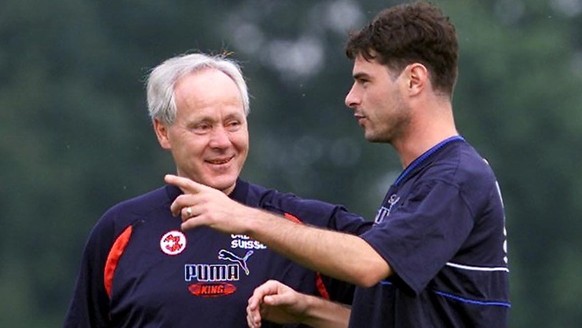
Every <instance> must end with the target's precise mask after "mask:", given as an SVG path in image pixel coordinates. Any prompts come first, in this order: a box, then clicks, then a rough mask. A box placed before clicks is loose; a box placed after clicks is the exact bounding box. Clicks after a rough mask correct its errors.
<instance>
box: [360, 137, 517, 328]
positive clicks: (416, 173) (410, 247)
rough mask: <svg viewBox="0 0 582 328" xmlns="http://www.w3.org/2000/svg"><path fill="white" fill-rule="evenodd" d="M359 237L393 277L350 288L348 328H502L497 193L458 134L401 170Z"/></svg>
mask: <svg viewBox="0 0 582 328" xmlns="http://www.w3.org/2000/svg"><path fill="white" fill-rule="evenodd" d="M362 238H363V239H364V240H366V241H367V242H368V243H369V244H370V245H371V246H372V247H373V248H374V249H375V250H376V251H377V252H378V253H379V254H380V255H381V256H382V257H383V258H384V259H385V260H386V261H387V263H389V265H390V266H391V268H392V270H393V271H394V274H393V275H392V276H391V277H390V278H389V279H386V280H385V281H382V282H380V283H378V284H377V285H375V286H373V287H371V288H356V294H355V298H354V302H353V307H352V316H351V320H350V327H366V328H370V327H383V328H384V327H447V328H451V327H471V328H476V327H483V328H491V327H495V328H500V327H501V328H502V327H507V324H508V323H507V317H508V311H509V307H510V303H509V295H508V294H509V291H508V273H509V269H508V264H507V249H506V232H505V216H504V209H503V203H502V199H501V194H500V192H499V187H498V183H497V181H496V178H495V176H494V174H493V171H492V170H491V168H490V167H489V165H488V164H487V162H486V161H485V160H484V159H482V158H481V156H480V155H479V154H478V153H477V152H476V151H475V150H474V149H473V147H471V146H470V145H469V144H468V143H467V142H465V141H464V140H463V139H462V138H461V137H453V138H450V139H447V140H445V141H443V142H442V143H440V144H439V145H437V146H435V147H433V148H432V149H431V150H429V151H428V152H426V153H425V154H423V155H422V156H420V157H419V158H417V159H416V160H415V161H413V162H412V163H411V164H410V165H409V166H408V167H407V168H406V170H405V171H404V172H403V173H402V174H401V175H400V177H399V178H398V179H397V180H396V182H395V183H394V184H393V185H392V186H391V187H390V189H389V190H388V193H387V194H386V197H385V199H384V201H383V204H382V206H381V208H380V209H379V211H378V214H377V217H376V220H375V224H374V226H373V228H372V229H370V230H369V231H368V232H366V233H364V234H363V235H362Z"/></svg>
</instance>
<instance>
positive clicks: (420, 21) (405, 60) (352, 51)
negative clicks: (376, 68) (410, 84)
mask: <svg viewBox="0 0 582 328" xmlns="http://www.w3.org/2000/svg"><path fill="white" fill-rule="evenodd" d="M458 49H459V46H458V42H457V35H456V31H455V27H454V25H453V24H452V23H451V22H450V20H449V18H448V17H446V16H444V15H443V13H442V11H441V10H440V9H439V8H437V7H436V6H434V5H432V4H430V3H427V2H423V1H420V2H415V3H412V4H402V5H398V6H394V7H391V8H388V9H385V10H383V11H381V12H380V13H379V14H378V15H377V16H376V17H375V18H374V20H373V21H372V22H371V23H370V24H368V25H367V26H365V27H363V28H362V29H361V30H360V31H357V32H354V33H351V34H350V37H349V39H348V42H347V44H346V55H347V56H348V58H350V59H352V60H353V59H355V58H356V57H357V56H358V55H361V56H362V57H364V58H365V59H366V60H373V59H375V60H377V61H378V62H379V63H380V64H382V65H386V66H387V67H388V68H390V69H391V70H392V71H395V72H396V73H400V72H402V70H403V69H404V68H405V67H406V66H407V65H409V64H412V63H421V64H423V65H425V66H426V67H427V69H428V70H429V72H430V73H429V74H430V79H431V83H432V84H433V87H434V88H435V90H438V91H441V92H445V93H447V94H448V95H449V96H452V93H453V89H454V86H455V82H456V80H457V62H458V57H459V55H458V51H459V50H458Z"/></svg>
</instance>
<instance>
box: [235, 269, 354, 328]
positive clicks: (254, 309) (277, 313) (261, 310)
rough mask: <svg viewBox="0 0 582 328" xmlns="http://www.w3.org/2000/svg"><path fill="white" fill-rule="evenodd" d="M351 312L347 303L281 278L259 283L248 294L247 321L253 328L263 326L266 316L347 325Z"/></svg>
mask: <svg viewBox="0 0 582 328" xmlns="http://www.w3.org/2000/svg"><path fill="white" fill-rule="evenodd" d="M350 313H351V309H350V307H348V306H347V305H343V304H339V303H334V302H331V301H328V300H325V299H322V298H319V297H315V296H311V295H306V294H301V293H298V292H296V291H295V290H293V289H292V288H290V287H288V286H286V285H284V284H282V283H280V282H278V281H275V280H269V281H267V282H266V283H264V284H262V285H261V286H259V287H257V288H256V289H255V291H254V293H253V295H252V296H251V298H249V305H248V306H247V322H248V324H249V327H251V328H259V327H261V322H262V321H263V320H268V321H273V322H276V323H280V324H286V323H303V324H306V325H309V326H311V327H318V328H340V327H347V326H348V322H349V319H350Z"/></svg>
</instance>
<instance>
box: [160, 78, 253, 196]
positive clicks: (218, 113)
mask: <svg viewBox="0 0 582 328" xmlns="http://www.w3.org/2000/svg"><path fill="white" fill-rule="evenodd" d="M174 94H175V102H176V107H177V113H176V119H175V121H174V123H173V124H172V125H169V126H166V125H164V124H162V123H161V122H159V121H155V122H154V125H155V130H156V134H157V136H158V140H159V142H160V145H161V146H162V148H164V149H168V150H170V152H171V153H172V156H173V157H174V162H175V164H176V167H177V170H178V175H180V176H184V177H188V178H190V179H192V180H194V181H197V182H199V183H202V184H205V185H207V186H210V187H213V188H216V189H219V190H221V191H223V192H224V193H226V194H229V193H230V192H232V190H233V189H234V187H235V184H236V179H237V178H238V176H239V174H240V172H241V170H242V168H243V165H244V163H245V160H246V157H247V154H248V150H249V135H248V126H247V120H246V115H245V112H244V107H243V101H242V99H241V96H240V92H239V90H238V88H237V87H236V84H235V83H234V82H233V80H232V79H230V78H229V77H228V76H227V75H226V74H224V73H222V72H220V71H218V70H216V69H204V70H202V71H198V72H194V73H191V74H188V75H186V76H184V77H182V78H180V79H179V80H178V81H177V83H176V85H175V88H174Z"/></svg>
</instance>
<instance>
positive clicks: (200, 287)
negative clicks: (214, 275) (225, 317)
mask: <svg viewBox="0 0 582 328" xmlns="http://www.w3.org/2000/svg"><path fill="white" fill-rule="evenodd" d="M188 290H189V291H190V293H192V294H193V295H196V296H201V297H219V296H226V295H230V294H232V293H234V292H236V286H235V285H233V284H229V283H227V282H220V283H213V284H203V283H197V284H192V285H190V286H188Z"/></svg>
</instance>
